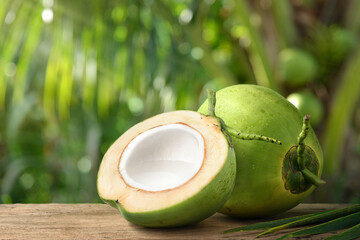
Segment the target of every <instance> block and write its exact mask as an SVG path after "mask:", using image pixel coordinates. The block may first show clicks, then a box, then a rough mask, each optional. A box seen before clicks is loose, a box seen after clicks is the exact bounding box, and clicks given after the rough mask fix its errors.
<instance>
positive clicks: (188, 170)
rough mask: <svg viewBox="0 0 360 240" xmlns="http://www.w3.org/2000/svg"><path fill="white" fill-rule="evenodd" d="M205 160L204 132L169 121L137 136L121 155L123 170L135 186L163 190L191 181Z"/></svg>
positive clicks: (121, 170) (126, 180) (124, 174)
mask: <svg viewBox="0 0 360 240" xmlns="http://www.w3.org/2000/svg"><path fill="white" fill-rule="evenodd" d="M203 159H204V140H203V138H202V136H201V135H200V133H199V132H197V131H196V130H194V129H193V128H191V127H189V126H186V125H184V124H168V125H164V126H159V127H155V128H152V129H150V130H148V131H145V132H143V133H141V134H140V135H138V136H136V137H135V138H134V139H133V140H132V141H131V142H130V143H129V144H128V145H127V147H126V148H125V150H124V152H123V154H122V156H121V158H120V164H119V171H120V174H121V175H122V177H123V179H124V180H125V182H126V183H127V184H128V185H130V186H132V187H135V188H138V189H142V190H146V191H162V190H167V189H171V188H176V187H178V186H180V185H182V184H184V183H186V182H187V181H188V180H190V179H191V178H192V177H193V176H194V175H195V174H196V173H197V172H198V171H199V169H200V167H201V165H202V163H203Z"/></svg>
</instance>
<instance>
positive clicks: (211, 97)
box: [207, 89, 281, 145]
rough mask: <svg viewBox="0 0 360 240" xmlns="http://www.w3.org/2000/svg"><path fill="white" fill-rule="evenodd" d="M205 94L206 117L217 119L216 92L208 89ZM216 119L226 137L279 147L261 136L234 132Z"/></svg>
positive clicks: (278, 142) (270, 139)
mask: <svg viewBox="0 0 360 240" xmlns="http://www.w3.org/2000/svg"><path fill="white" fill-rule="evenodd" d="M207 92H208V115H209V116H212V117H217V116H216V114H215V105H216V92H214V91H212V90H210V89H208V90H207ZM217 118H218V117H217ZM218 119H219V121H220V124H221V128H222V129H223V131H224V132H225V133H226V135H228V136H230V135H231V136H232V137H235V138H239V139H242V140H259V141H264V142H271V143H276V144H279V145H281V142H280V141H278V140H276V139H274V138H269V137H266V136H263V135H258V134H249V133H241V132H239V131H236V130H235V129H233V128H231V127H229V126H228V125H226V124H225V122H224V121H223V120H222V119H221V118H218ZM231 142H232V141H231Z"/></svg>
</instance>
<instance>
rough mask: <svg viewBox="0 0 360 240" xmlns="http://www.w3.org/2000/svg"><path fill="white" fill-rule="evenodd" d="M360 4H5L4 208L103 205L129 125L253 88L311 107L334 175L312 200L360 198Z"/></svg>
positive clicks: (64, 0)
mask: <svg viewBox="0 0 360 240" xmlns="http://www.w3.org/2000/svg"><path fill="white" fill-rule="evenodd" d="M359 12H360V1H357V0H342V1H340V0H317V1H316V0H292V1H288V0H273V1H271V0H256V1H244V0H241V1H237V0H219V1H214V0H204V1H192V0H182V1H180V0H179V1H170V0H156V1H154V0H143V1H140V0H123V1H116V0H102V1H96V0H89V1H72V0H42V1H41V0H0V203H47V202H58V203H80V202H87V203H91V202H101V200H100V199H99V197H98V195H97V191H96V175H97V170H98V166H99V164H100V161H101V158H102V156H103V155H104V153H105V152H106V150H107V148H108V147H109V146H110V145H111V144H112V142H113V141H115V140H116V139H117V138H118V137H119V136H120V135H121V134H122V133H123V132H125V131H126V130H127V129H128V128H129V127H131V126H133V125H134V124H136V123H138V122H139V121H141V120H143V119H146V118H148V117H150V116H153V115H155V114H158V113H162V112H164V111H171V110H176V109H187V110H197V108H198V107H199V105H200V103H201V102H202V101H203V100H204V98H205V95H206V94H205V92H206V91H205V89H206V88H211V89H213V90H218V89H221V88H223V87H226V86H229V85H233V84H240V83H242V84H258V85H263V86H267V87H270V88H272V89H274V90H276V91H278V92H279V93H280V94H282V95H283V96H284V97H288V98H289V100H290V101H291V102H292V103H293V104H295V105H296V106H297V107H298V108H299V109H300V111H302V112H309V113H310V114H311V116H312V126H313V127H314V129H315V131H316V133H317V135H318V137H319V139H320V141H321V145H322V147H323V150H324V154H325V169H324V173H323V178H324V179H325V180H326V181H327V184H326V185H325V186H322V187H321V188H319V189H317V190H316V191H315V193H314V194H312V195H311V197H310V198H309V199H308V200H307V201H309V202H330V203H337V202H340V203H348V202H350V203H360V180H359V179H360V177H359V176H360V102H359V101H360V98H359V97H360V45H359V44H358V41H359V31H360V14H359ZM289 95H290V96H289Z"/></svg>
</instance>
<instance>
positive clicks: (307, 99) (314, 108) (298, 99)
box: [286, 91, 324, 127]
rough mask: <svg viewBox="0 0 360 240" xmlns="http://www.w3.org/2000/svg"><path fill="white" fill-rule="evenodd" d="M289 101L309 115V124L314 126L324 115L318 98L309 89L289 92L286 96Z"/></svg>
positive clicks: (303, 113)
mask: <svg viewBox="0 0 360 240" xmlns="http://www.w3.org/2000/svg"><path fill="white" fill-rule="evenodd" d="M286 99H287V100H288V101H289V102H291V103H292V104H293V105H294V106H295V107H296V108H297V109H298V110H299V111H300V113H301V114H302V115H303V116H304V115H306V114H309V115H310V116H311V118H310V123H311V126H313V127H316V126H317V125H318V124H319V123H320V122H321V120H322V118H323V115H324V107H323V105H322V103H321V102H320V100H319V99H318V98H317V97H316V96H315V95H314V94H313V93H312V92H310V91H301V92H295V93H291V94H290V95H289V96H287V98H286Z"/></svg>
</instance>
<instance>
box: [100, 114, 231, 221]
mask: <svg viewBox="0 0 360 240" xmlns="http://www.w3.org/2000/svg"><path fill="white" fill-rule="evenodd" d="M235 172H236V167H235V156H234V151H233V149H232V148H231V147H230V146H229V143H228V141H227V138H226V137H225V136H224V135H223V133H222V131H221V128H220V123H219V121H218V120H217V119H216V118H213V117H208V116H204V115H202V114H199V113H196V112H192V111H175V112H169V113H163V114H160V115H157V116H155V117H152V118H150V119H147V120H145V121H143V122H141V123H139V124H137V125H135V126H134V127H132V128H130V129H129V130H128V131H127V132H125V133H124V134H123V135H122V136H121V137H120V138H118V139H117V140H116V142H115V143H114V144H113V145H112V146H111V147H110V148H109V150H108V151H107V153H106V154H105V156H104V158H103V160H102V162H101V165H100V169H99V173H98V183H97V184H98V192H99V196H100V197H101V198H102V199H103V200H104V201H105V202H107V203H109V204H110V205H112V206H113V207H116V208H118V209H119V210H120V212H121V213H122V215H123V216H124V218H126V219H127V220H128V221H130V222H133V223H135V224H138V225H143V226H148V227H171V226H181V225H186V224H190V223H195V222H199V221H201V220H203V219H205V218H207V217H209V216H211V215H212V214H213V213H215V212H216V211H217V210H219V209H220V208H221V207H222V206H223V204H224V203H225V201H226V200H227V199H228V197H229V196H230V193H231V191H232V189H233V187H234V180H235Z"/></svg>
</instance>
